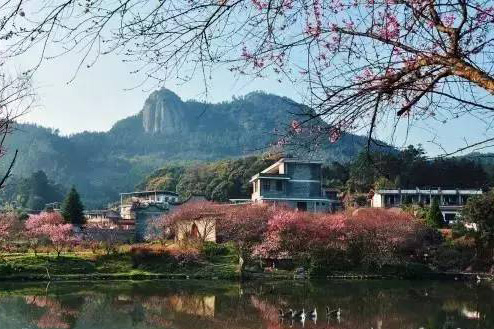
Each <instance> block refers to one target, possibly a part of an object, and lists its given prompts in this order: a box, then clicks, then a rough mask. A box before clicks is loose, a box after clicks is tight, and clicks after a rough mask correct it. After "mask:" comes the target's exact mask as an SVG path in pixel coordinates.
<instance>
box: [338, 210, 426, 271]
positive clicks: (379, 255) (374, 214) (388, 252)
mask: <svg viewBox="0 0 494 329" xmlns="http://www.w3.org/2000/svg"><path fill="white" fill-rule="evenodd" d="M346 227H347V229H346V230H345V235H346V241H347V250H346V251H347V256H348V258H349V260H350V261H351V262H352V263H353V264H352V265H354V266H363V267H367V268H369V267H381V266H383V265H385V264H400V263H403V262H406V261H409V260H411V259H410V257H413V250H410V249H412V248H409V246H410V247H412V246H413V249H419V248H420V247H423V246H425V245H426V243H425V241H416V240H417V239H420V238H421V236H422V231H423V230H425V229H426V228H425V226H424V225H423V224H421V223H419V222H417V221H416V220H415V219H414V218H413V217H412V216H410V215H409V214H407V213H404V212H401V211H393V210H385V209H375V208H367V209H366V208H362V209H358V210H356V211H354V213H353V214H351V215H350V216H349V218H348V219H347V223H346ZM405 251H406V252H405Z"/></svg>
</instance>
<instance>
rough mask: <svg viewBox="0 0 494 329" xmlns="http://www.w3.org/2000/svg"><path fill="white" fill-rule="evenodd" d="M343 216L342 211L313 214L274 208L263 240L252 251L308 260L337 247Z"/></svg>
mask: <svg viewBox="0 0 494 329" xmlns="http://www.w3.org/2000/svg"><path fill="white" fill-rule="evenodd" d="M344 228H345V218H344V216H343V215H342V214H335V215H330V214H313V213H308V212H298V211H294V210H290V209H281V210H278V211H276V212H275V213H274V214H273V216H272V217H271V218H270V219H269V222H268V228H267V232H266V234H265V237H264V239H263V241H262V242H261V243H260V244H259V245H257V246H256V247H255V249H254V255H257V256H260V257H264V258H278V257H292V258H294V259H298V260H302V261H308V262H311V260H312V258H313V256H315V255H317V254H320V253H331V252H332V251H334V250H337V249H341V248H342V243H343V238H344V234H343V233H344V231H343V230H344Z"/></svg>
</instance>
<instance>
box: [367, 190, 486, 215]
mask: <svg viewBox="0 0 494 329" xmlns="http://www.w3.org/2000/svg"><path fill="white" fill-rule="evenodd" d="M481 194H482V190H476V189H454V190H443V189H441V188H435V189H419V188H416V189H414V190H402V189H383V190H377V191H374V195H373V197H372V199H371V207H374V208H395V207H401V206H402V205H403V204H423V205H424V206H430V204H431V202H432V200H433V199H434V198H437V199H438V201H439V208H440V209H441V212H442V214H443V216H444V219H445V220H446V221H447V222H450V221H453V220H455V217H456V216H457V215H458V214H459V213H460V212H461V209H462V208H463V206H464V205H465V204H466V202H467V200H468V198H470V197H472V196H475V195H481Z"/></svg>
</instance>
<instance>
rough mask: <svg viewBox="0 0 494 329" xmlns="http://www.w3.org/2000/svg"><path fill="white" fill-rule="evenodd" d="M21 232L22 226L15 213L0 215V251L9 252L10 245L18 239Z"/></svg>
mask: <svg viewBox="0 0 494 329" xmlns="http://www.w3.org/2000/svg"><path fill="white" fill-rule="evenodd" d="M21 232H22V224H21V222H20V220H19V216H18V215H17V214H15V213H12V212H10V213H3V214H1V215H0V250H1V251H6V252H8V251H10V249H11V247H12V244H13V243H14V242H15V241H16V239H18V238H19V236H20V233H21Z"/></svg>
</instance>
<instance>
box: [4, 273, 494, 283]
mask: <svg viewBox="0 0 494 329" xmlns="http://www.w3.org/2000/svg"><path fill="white" fill-rule="evenodd" d="M149 280H177V281H183V280H204V281H263V280H266V281H299V282H303V281H325V280H328V281H331V280H356V281H359V280H412V281H422V280H438V281H462V282H494V274H489V273H465V272H436V273H428V274H425V275H421V276H404V275H390V274H375V273H372V274H370V273H367V274H366V273H361V274H359V273H348V274H343V273H341V274H331V275H325V276H313V277H310V278H303V279H300V278H298V279H295V278H294V277H293V275H288V274H275V275H273V274H272V273H269V274H267V273H260V272H256V273H253V272H251V273H245V274H244V275H243V276H240V275H238V273H236V274H235V275H230V276H221V277H220V276H215V275H210V276H209V275H204V274H194V273H190V274H185V273H182V274H177V273H94V274H57V275H50V276H48V275H46V274H19V275H2V276H0V282H71V281H73V282H83V281H149Z"/></svg>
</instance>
